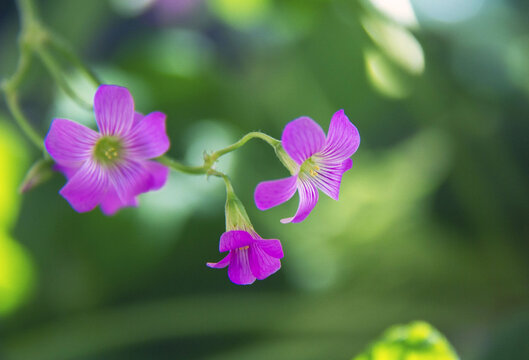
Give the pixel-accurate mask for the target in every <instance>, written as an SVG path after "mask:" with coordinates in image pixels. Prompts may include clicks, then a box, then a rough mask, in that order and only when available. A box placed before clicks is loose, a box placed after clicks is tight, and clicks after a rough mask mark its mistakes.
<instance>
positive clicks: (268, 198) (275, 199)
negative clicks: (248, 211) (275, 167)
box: [254, 176, 297, 210]
mask: <svg viewBox="0 0 529 360" xmlns="http://www.w3.org/2000/svg"><path fill="white" fill-rule="evenodd" d="M296 180H297V176H291V177H288V178H285V179H279V180H272V181H264V182H262V183H259V184H258V185H257V187H256V188H255V192H254V199H255V205H256V206H257V208H258V209H259V210H268V209H270V208H273V207H274V206H277V205H279V204H282V203H284V202H285V201H288V200H289V199H290V198H291V197H292V196H294V193H295V192H296Z"/></svg>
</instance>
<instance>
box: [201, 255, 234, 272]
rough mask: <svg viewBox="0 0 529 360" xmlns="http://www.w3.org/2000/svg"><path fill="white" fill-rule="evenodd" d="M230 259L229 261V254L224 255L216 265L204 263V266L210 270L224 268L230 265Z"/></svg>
mask: <svg viewBox="0 0 529 360" xmlns="http://www.w3.org/2000/svg"><path fill="white" fill-rule="evenodd" d="M230 259H231V253H229V254H228V255H226V256H225V257H224V258H223V259H222V260H220V261H219V262H216V263H212V262H208V263H206V265H207V266H209V267H210V268H214V269H222V268H225V267H226V266H228V265H229V264H230Z"/></svg>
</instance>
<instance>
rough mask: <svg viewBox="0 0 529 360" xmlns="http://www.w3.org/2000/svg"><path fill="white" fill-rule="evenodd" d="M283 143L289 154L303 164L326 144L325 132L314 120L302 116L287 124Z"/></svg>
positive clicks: (282, 138)
mask: <svg viewBox="0 0 529 360" xmlns="http://www.w3.org/2000/svg"><path fill="white" fill-rule="evenodd" d="M281 144H282V145H283V148H284V149H285V151H286V152H287V154H288V155H289V156H290V157H291V158H292V159H293V160H294V161H295V162H297V163H298V164H300V165H301V164H302V163H303V162H304V161H305V160H307V159H308V158H310V157H311V156H312V155H314V154H315V153H317V152H319V151H320V150H321V149H323V147H324V145H325V133H324V132H323V130H322V129H321V127H320V125H318V124H317V123H316V122H314V120H312V119H311V118H308V117H300V118H298V119H296V120H293V121H291V122H289V123H288V124H287V126H285V130H283V135H282V136H281Z"/></svg>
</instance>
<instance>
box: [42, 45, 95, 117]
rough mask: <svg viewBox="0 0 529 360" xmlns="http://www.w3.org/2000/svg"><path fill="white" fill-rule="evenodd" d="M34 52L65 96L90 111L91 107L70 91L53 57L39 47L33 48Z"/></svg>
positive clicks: (73, 91)
mask: <svg viewBox="0 0 529 360" xmlns="http://www.w3.org/2000/svg"><path fill="white" fill-rule="evenodd" d="M35 51H36V53H37V55H38V56H39V57H40V59H41V60H42V62H43V64H44V66H46V68H47V69H48V71H49V72H50V74H51V76H52V77H53V79H54V80H55V82H56V83H57V85H59V87H60V88H61V89H62V90H63V91H64V92H65V93H66V95H68V96H69V97H70V98H71V99H72V100H73V101H75V102H76V103H77V104H78V105H79V106H81V107H83V108H85V109H88V110H92V105H91V104H89V103H87V102H86V101H85V100H83V99H82V98H81V97H80V96H79V95H77V93H76V92H75V90H74V89H72V87H71V86H70V85H69V84H68V82H67V81H66V79H65V78H64V75H63V71H62V70H61V68H60V67H59V65H58V64H57V62H56V61H55V59H54V58H53V56H52V55H51V54H50V53H49V51H48V50H47V49H46V48H45V47H44V46H41V45H39V46H37V47H36V48H35Z"/></svg>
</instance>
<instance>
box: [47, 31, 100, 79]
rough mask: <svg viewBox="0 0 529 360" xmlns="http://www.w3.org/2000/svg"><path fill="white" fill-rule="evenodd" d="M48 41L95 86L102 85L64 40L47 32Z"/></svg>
mask: <svg viewBox="0 0 529 360" xmlns="http://www.w3.org/2000/svg"><path fill="white" fill-rule="evenodd" d="M48 35H49V37H48V39H47V41H48V42H49V43H50V45H51V46H52V47H53V48H54V49H55V50H57V51H58V52H59V53H60V54H61V55H62V56H64V57H65V58H66V59H67V60H68V61H70V63H71V64H72V65H73V66H74V67H76V68H77V69H78V70H79V71H80V72H81V73H83V74H84V75H85V76H86V77H87V78H88V79H89V80H90V81H91V82H92V83H93V84H94V85H95V86H99V85H101V84H102V82H101V80H100V79H99V78H98V77H97V75H96V74H95V73H94V72H93V71H92V70H91V69H90V68H89V67H88V66H86V65H85V64H84V63H83V61H82V60H81V59H80V58H79V57H78V56H77V54H76V53H75V51H73V49H72V47H71V46H70V45H69V44H68V43H67V42H66V41H64V39H63V38H62V37H61V36H59V35H58V34H56V33H54V32H51V31H49V30H48Z"/></svg>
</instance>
